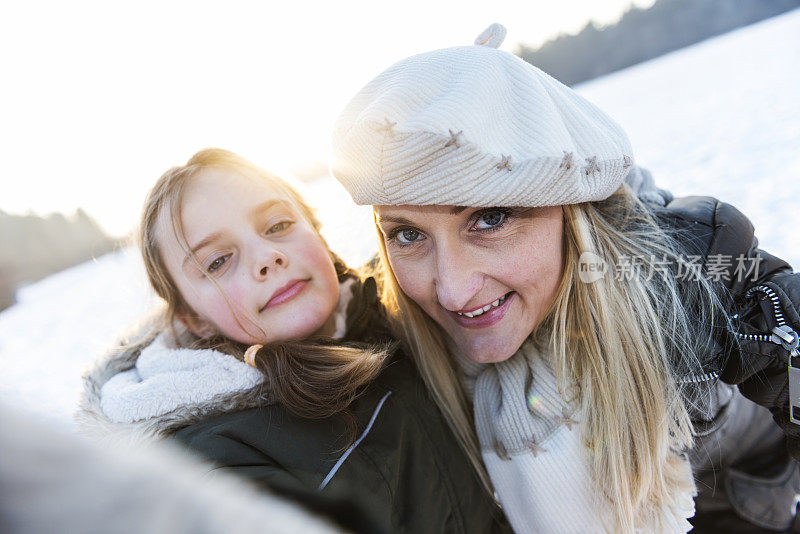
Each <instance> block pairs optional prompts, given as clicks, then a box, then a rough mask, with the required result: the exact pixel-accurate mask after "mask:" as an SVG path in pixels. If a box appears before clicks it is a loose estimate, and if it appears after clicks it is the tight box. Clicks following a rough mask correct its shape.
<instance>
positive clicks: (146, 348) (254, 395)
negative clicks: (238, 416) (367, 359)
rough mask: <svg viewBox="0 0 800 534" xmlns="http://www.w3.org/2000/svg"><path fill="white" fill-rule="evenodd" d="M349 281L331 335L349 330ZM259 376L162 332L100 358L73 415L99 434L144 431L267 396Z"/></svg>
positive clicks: (230, 359)
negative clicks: (179, 341) (177, 341)
mask: <svg viewBox="0 0 800 534" xmlns="http://www.w3.org/2000/svg"><path fill="white" fill-rule="evenodd" d="M353 283H354V280H352V279H348V280H345V281H344V282H343V283H341V284H340V285H339V302H338V304H337V306H336V309H335V310H334V316H335V317H334V324H335V333H334V336H333V337H334V338H339V337H342V336H343V335H344V333H345V330H346V310H347V305H348V303H349V302H350V300H351V299H352V296H353V293H352V285H353ZM262 381H263V375H262V374H261V373H260V372H259V371H258V370H257V369H254V368H253V367H251V366H249V365H247V364H246V363H244V362H242V361H240V360H238V359H236V358H234V357H233V356H230V355H228V354H223V353H221V352H218V351H215V350H210V349H206V350H193V349H186V348H181V347H178V346H176V345H175V344H174V342H173V341H172V339H171V336H169V335H168V334H167V333H165V332H162V333H161V334H159V335H158V336H156V337H155V338H154V339H152V340H151V339H149V338H147V337H146V336H145V338H144V339H143V341H142V343H141V344H136V345H135V346H132V347H130V348H128V349H126V350H124V351H121V352H120V351H112V352H110V353H109V354H107V355H106V356H104V357H102V358H100V359H99V360H98V361H97V362H96V363H95V364H94V365H93V367H92V368H91V369H90V370H89V371H87V373H86V374H85V376H84V391H83V393H82V396H81V400H80V408H79V410H78V412H77V413H76V419H77V421H78V424H79V426H80V427H81V429H82V430H83V431H84V432H86V433H88V434H94V435H97V436H102V435H104V434H108V433H114V432H116V431H120V430H126V431H129V430H131V428H125V427H128V426H130V425H133V426H134V427H137V429H136V431H138V432H140V433H142V434H147V435H159V434H164V433H168V432H169V431H170V429H172V428H176V427H180V426H184V425H186V424H191V423H192V422H194V421H196V420H199V419H202V418H204V417H208V416H211V415H214V414H216V413H224V412H227V411H231V410H242V409H246V408H250V407H252V406H256V405H258V404H260V403H263V402H264V398H263V395H262V392H261V384H262Z"/></svg>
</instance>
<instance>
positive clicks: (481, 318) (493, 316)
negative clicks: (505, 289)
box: [450, 291, 514, 328]
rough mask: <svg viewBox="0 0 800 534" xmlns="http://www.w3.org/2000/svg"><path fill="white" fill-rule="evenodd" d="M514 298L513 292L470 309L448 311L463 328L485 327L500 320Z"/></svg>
mask: <svg viewBox="0 0 800 534" xmlns="http://www.w3.org/2000/svg"><path fill="white" fill-rule="evenodd" d="M513 300H514V292H513V291H511V292H509V293H506V294H505V295H503V296H502V297H500V298H499V299H497V300H495V301H493V302H490V303H489V304H486V305H484V306H480V307H478V308H476V309H473V310H471V311H459V312H450V315H451V317H452V318H453V320H454V321H455V322H456V323H458V324H459V325H461V326H463V327H464V328H487V327H489V326H492V325H494V324H497V323H498V322H500V321H501V320H502V319H503V317H504V316H505V314H506V311H508V308H509V307H510V306H511V302H512V301H513Z"/></svg>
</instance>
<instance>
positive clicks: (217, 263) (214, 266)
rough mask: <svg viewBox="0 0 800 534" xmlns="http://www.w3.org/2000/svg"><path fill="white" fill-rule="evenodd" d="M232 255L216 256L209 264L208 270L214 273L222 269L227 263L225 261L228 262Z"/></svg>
mask: <svg viewBox="0 0 800 534" xmlns="http://www.w3.org/2000/svg"><path fill="white" fill-rule="evenodd" d="M230 257H231V255H230V254H226V255H224V256H220V257H219V258H216V259H215V260H214V261H212V262H211V263H209V264H208V267H206V271H207V272H209V273H212V274H213V273H214V272H216V271H218V270H219V269H221V268H222V267H223V266H224V265H225V262H227V261H228V259H229V258H230Z"/></svg>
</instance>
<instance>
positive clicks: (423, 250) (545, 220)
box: [374, 206, 563, 362]
mask: <svg viewBox="0 0 800 534" xmlns="http://www.w3.org/2000/svg"><path fill="white" fill-rule="evenodd" d="M374 209H375V216H376V221H377V224H378V227H379V228H380V231H381V233H382V237H383V239H384V241H385V245H386V252H387V254H388V257H389V264H390V266H391V269H392V271H393V272H394V275H395V277H396V278H397V281H398V283H399V284H400V287H401V289H402V290H403V292H404V293H405V294H406V295H407V296H408V297H409V298H411V299H412V300H413V301H414V302H416V303H417V304H418V305H419V306H420V307H421V308H422V309H423V310H424V311H425V312H426V313H427V314H428V315H429V316H430V317H431V318H432V319H433V320H434V321H436V322H437V323H438V324H439V325H440V326H441V327H442V328H443V329H444V330H445V332H447V334H448V335H449V336H450V338H451V340H452V341H453V342H454V343H455V344H456V346H457V347H458V348H459V349H460V350H461V351H462V352H463V353H464V354H465V355H466V356H467V357H469V358H470V359H472V360H474V361H477V362H501V361H503V360H505V359H507V358H509V357H510V356H511V355H513V354H514V353H515V352H516V351H517V349H518V348H519V347H520V346H521V345H522V343H523V341H525V338H527V337H528V335H529V334H530V333H531V332H532V331H533V329H534V327H535V326H536V325H537V324H538V323H539V322H540V321H541V320H542V318H543V316H544V313H545V312H546V311H547V308H548V306H549V305H550V303H551V302H552V301H553V298H554V297H555V294H556V291H557V289H558V285H559V282H560V280H561V273H562V271H563V254H562V252H563V251H562V247H563V245H562V236H563V217H562V211H561V207H560V206H553V207H544V208H462V207H453V206H375V208H374Z"/></svg>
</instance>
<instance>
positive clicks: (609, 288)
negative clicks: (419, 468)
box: [332, 25, 800, 533]
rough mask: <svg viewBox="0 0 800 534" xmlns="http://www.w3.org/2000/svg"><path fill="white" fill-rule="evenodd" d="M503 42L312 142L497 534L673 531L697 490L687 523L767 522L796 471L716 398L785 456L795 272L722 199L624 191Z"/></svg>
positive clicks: (624, 165) (390, 90) (606, 130)
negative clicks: (357, 216)
mask: <svg viewBox="0 0 800 534" xmlns="http://www.w3.org/2000/svg"><path fill="white" fill-rule="evenodd" d="M504 35H505V30H504V29H503V28H502V27H501V26H499V25H494V26H492V27H490V28H489V29H488V30H487V31H486V32H484V33H483V34H482V35H481V36H479V37H478V39H477V40H476V43H475V44H476V45H478V46H470V47H456V48H448V49H444V50H437V51H433V52H429V53H426V54H420V55H418V56H413V57H410V58H407V59H405V60H402V61H400V62H398V63H397V64H395V65H393V66H392V67H390V68H389V69H387V70H386V71H384V72H383V73H382V74H380V75H379V76H378V77H377V78H375V79H374V80H373V81H371V82H370V83H369V84H367V85H366V86H365V87H364V88H363V89H362V90H361V91H360V92H359V93H358V94H357V95H356V96H355V97H354V98H353V99H352V100H351V102H350V103H349V104H348V106H347V107H346V109H345V110H344V112H343V113H342V115H341V116H340V118H339V121H338V123H337V125H336V129H335V132H334V140H333V147H334V158H335V159H334V161H333V166H332V168H333V171H334V174H335V176H336V177H337V178H338V179H339V180H340V181H341V182H342V184H343V185H344V186H345V187H346V188H347V189H348V190H349V192H350V193H351V195H352V196H353V199H354V200H355V201H356V202H357V203H362V204H373V206H374V211H375V220H376V224H377V227H378V233H379V241H380V247H381V248H380V250H381V260H382V266H383V268H384V269H385V274H384V284H383V296H382V298H383V300H384V302H385V304H386V306H387V308H388V310H389V312H390V313H391V315H392V317H393V318H394V319H395V321H396V323H397V328H398V330H399V331H400V332H401V333H402V337H403V338H404V339H406V340H407V342H408V344H409V346H410V347H411V351H412V354H413V355H414V357H415V359H416V361H417V365H418V367H419V369H420V371H421V374H422V376H423V377H424V379H425V381H426V383H427V385H428V388H429V389H430V391H431V393H432V395H433V397H434V398H435V399H436V401H437V403H438V404H439V406H440V408H441V409H442V412H443V413H444V414H445V415H446V417H447V420H448V423H449V424H450V425H451V427H452V428H453V431H454V433H455V434H456V435H457V436H458V437H459V441H460V443H461V444H462V446H463V448H464V450H465V451H466V452H467V454H468V455H469V457H470V459H471V460H472V462H473V465H475V466H476V468H477V469H479V470H481V471H483V469H484V466H485V470H486V471H487V472H488V476H489V477H490V478H491V482H492V484H493V485H494V488H495V490H496V492H497V495H498V498H499V500H500V503H501V504H502V505H503V509H504V511H505V513H506V515H507V516H508V518H509V520H510V522H511V524H512V526H513V528H514V530H515V531H517V532H559V533H561V532H685V531H687V530H689V529H691V528H692V525H691V524H690V523H689V522H688V521H687V519H688V518H692V516H693V515H694V513H695V510H694V504H695V503H694V501H693V497H694V496H695V494H696V493H697V491H698V490H699V491H700V495H699V497H698V499H697V501H696V503H697V509H698V514H697V517H696V518H694V519H693V520H694V521H695V522H696V525H697V526H698V530H700V529H701V527H706V528H708V529H709V531H713V532H719V531H725V532H733V531H742V532H744V531H746V532H751V531H756V530H759V529H764V528H766V529H770V530H774V531H782V530H787V529H789V528H790V527H791V525H792V523H793V522H794V520H795V506H796V504H797V501H796V500H795V499H796V497H795V495H797V494H800V475H799V474H798V469H797V464H796V462H795V461H793V460H790V459H789V458H788V457H787V456H786V453H785V451H784V449H783V444H782V443H781V441H782V435H781V432H780V429H779V427H778V426H776V425H774V424H773V423H772V421H771V420H770V418H769V413H767V412H766V410H765V409H764V408H760V407H758V406H756V405H755V404H753V403H751V402H749V401H747V400H746V399H743V398H742V397H741V395H740V394H739V393H738V390H737V389H736V388H735V387H733V386H730V385H729V384H730V383H738V384H740V385H741V390H742V392H744V393H745V394H746V395H748V396H749V397H750V398H751V399H753V400H755V401H757V402H758V403H760V404H762V405H763V406H764V407H766V408H769V409H770V410H771V411H772V414H773V415H774V417H775V420H776V421H777V422H778V423H779V425H780V426H781V427H782V428H783V429H784V431H785V432H786V433H787V434H788V435H789V437H790V438H791V440H790V448H791V450H792V452H793V453H794V454H795V457H800V454H798V453H797V451H798V449H797V440H796V436H797V428H798V427H797V426H796V425H795V424H794V423H790V422H789V388H788V377H787V372H786V371H787V366H789V365H790V362H789V355H790V354H791V355H793V356H800V353H798V352H797V334H796V331H797V329H798V327H800V317H798V314H797V312H796V307H797V305H798V304H800V277H798V275H796V274H793V273H792V271H791V269H790V268H789V266H788V265H787V264H786V263H784V262H782V261H781V260H778V259H777V258H774V257H772V256H769V255H768V254H766V253H764V252H762V251H759V250H757V248H756V244H757V242H756V241H755V239H754V237H753V228H752V225H751V224H750V223H749V221H748V220H747V219H746V218H745V217H744V216H743V215H742V214H741V213H739V212H738V211H736V210H735V209H734V208H732V207H731V206H728V205H726V204H723V203H721V202H718V201H716V200H714V199H711V198H707V197H694V198H689V199H672V198H671V196H670V195H668V194H658V192H657V191H655V190H654V189H653V190H650V191H640V196H642V197H643V198H648V199H649V200H647V201H643V200H640V199H639V198H637V196H636V195H635V194H634V193H633V192H632V190H631V188H630V187H629V186H628V185H626V184H624V183H623V180H624V178H625V177H626V175H630V172H632V171H635V170H636V169H635V168H634V167H633V156H632V151H631V147H630V143H629V141H628V139H627V137H626V135H625V133H624V131H623V130H622V129H621V128H620V127H619V126H618V125H617V124H616V123H614V121H612V120H611V119H610V118H609V117H608V116H607V115H605V114H604V113H603V112H602V111H600V110H599V109H597V108H596V107H595V106H593V105H592V104H591V103H589V102H587V101H586V100H584V99H583V98H581V97H580V96H579V95H577V94H576V93H575V92H573V91H572V90H571V89H569V88H568V87H565V86H563V85H561V84H560V83H558V82H557V81H556V80H554V79H552V78H551V77H549V76H547V75H546V74H545V73H543V72H542V71H540V70H538V69H536V68H535V67H533V66H532V65H529V64H527V63H525V62H524V61H522V60H520V59H519V58H517V57H515V56H513V55H511V54H508V53H504V52H500V51H498V50H496V47H497V46H499V44H500V43H501V42H502V40H503V37H504ZM651 189H652V188H651ZM701 268H702V270H703V275H701V274H700V273H701V271H700V270H701ZM765 414H766V417H765V416H764V415H765ZM473 429H474V430H473ZM689 453H691V460H690V458H689V456H688V454H689ZM481 460H482V461H483V465H481V463H480V461H481ZM720 468H725V471H723V472H722V473H720V471H719V470H720ZM745 468H746V469H747V470H749V472H748V473H744V472H743V470H744V469H745ZM693 471H694V472H693ZM715 475H717V477H716V479H715ZM694 476H696V477H697V478H698V481H699V484H698V486H697V487H696V486H695V482H694ZM715 484H716V485H715ZM734 511H735V513H734ZM743 519H744V520H743Z"/></svg>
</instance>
